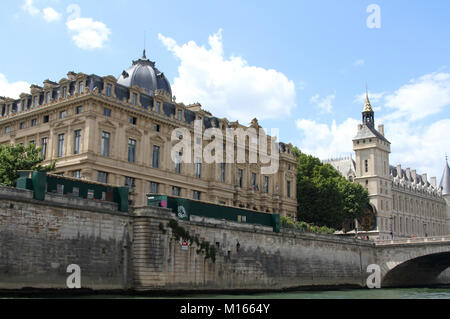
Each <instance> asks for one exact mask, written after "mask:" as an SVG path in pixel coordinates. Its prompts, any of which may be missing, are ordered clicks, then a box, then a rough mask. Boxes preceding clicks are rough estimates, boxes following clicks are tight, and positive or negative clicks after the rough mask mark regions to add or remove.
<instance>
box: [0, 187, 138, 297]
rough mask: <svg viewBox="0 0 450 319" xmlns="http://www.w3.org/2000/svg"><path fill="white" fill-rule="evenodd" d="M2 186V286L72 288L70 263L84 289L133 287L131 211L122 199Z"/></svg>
mask: <svg viewBox="0 0 450 319" xmlns="http://www.w3.org/2000/svg"><path fill="white" fill-rule="evenodd" d="M32 198H33V193H32V191H28V190H22V189H16V188H4V187H0V289H21V288H27V287H31V288H51V289H59V288H62V289H64V288H67V286H66V280H67V278H68V277H69V275H70V273H67V267H68V265H70V264H77V265H79V266H80V268H81V284H82V287H83V288H91V289H98V290H103V289H106V290H109V289H127V288H130V287H131V282H132V273H131V268H132V267H131V265H129V261H130V260H131V238H132V237H131V236H132V234H131V232H132V227H131V226H132V224H131V222H132V218H131V215H128V214H124V213H118V211H117V204H113V203H105V202H99V201H94V200H87V199H81V198H70V197H67V196H62V195H55V194H48V193H47V194H46V200H45V201H37V200H34V199H32Z"/></svg>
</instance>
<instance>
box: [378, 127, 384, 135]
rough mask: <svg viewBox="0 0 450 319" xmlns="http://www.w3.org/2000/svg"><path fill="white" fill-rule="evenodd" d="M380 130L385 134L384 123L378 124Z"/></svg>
mask: <svg viewBox="0 0 450 319" xmlns="http://www.w3.org/2000/svg"><path fill="white" fill-rule="evenodd" d="M378 132H380V134H381V135H383V136H384V125H383V124H380V125H378Z"/></svg>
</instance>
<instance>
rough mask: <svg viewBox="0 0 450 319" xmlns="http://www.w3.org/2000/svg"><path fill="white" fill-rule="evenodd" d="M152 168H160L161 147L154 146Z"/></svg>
mask: <svg viewBox="0 0 450 319" xmlns="http://www.w3.org/2000/svg"><path fill="white" fill-rule="evenodd" d="M152 166H153V167H154V168H159V146H156V145H153V156H152Z"/></svg>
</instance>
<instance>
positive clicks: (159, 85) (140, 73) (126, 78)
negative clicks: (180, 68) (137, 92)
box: [117, 50, 172, 97]
mask: <svg viewBox="0 0 450 319" xmlns="http://www.w3.org/2000/svg"><path fill="white" fill-rule="evenodd" d="M117 83H119V84H121V85H124V86H127V87H132V86H135V85H136V86H138V87H140V88H143V89H144V90H145V91H146V92H147V93H148V94H150V95H153V94H154V93H155V90H165V91H166V92H167V93H169V94H170V96H171V97H172V89H171V87H170V83H169V81H168V80H167V78H166V77H165V76H164V73H161V72H160V71H159V70H158V69H157V68H156V67H155V62H152V61H150V60H149V59H147V57H146V56H145V50H144V54H143V56H142V58H140V59H139V60H137V61H133V65H132V66H131V67H130V68H129V69H128V70H126V71H123V72H122V74H121V75H120V76H119V79H118V80H117Z"/></svg>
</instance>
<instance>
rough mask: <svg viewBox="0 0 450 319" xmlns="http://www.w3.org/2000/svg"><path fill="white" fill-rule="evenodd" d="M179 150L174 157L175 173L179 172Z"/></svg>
mask: <svg viewBox="0 0 450 319" xmlns="http://www.w3.org/2000/svg"><path fill="white" fill-rule="evenodd" d="M181 156H182V154H181V152H178V154H177V155H176V158H175V173H177V174H181Z"/></svg>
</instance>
